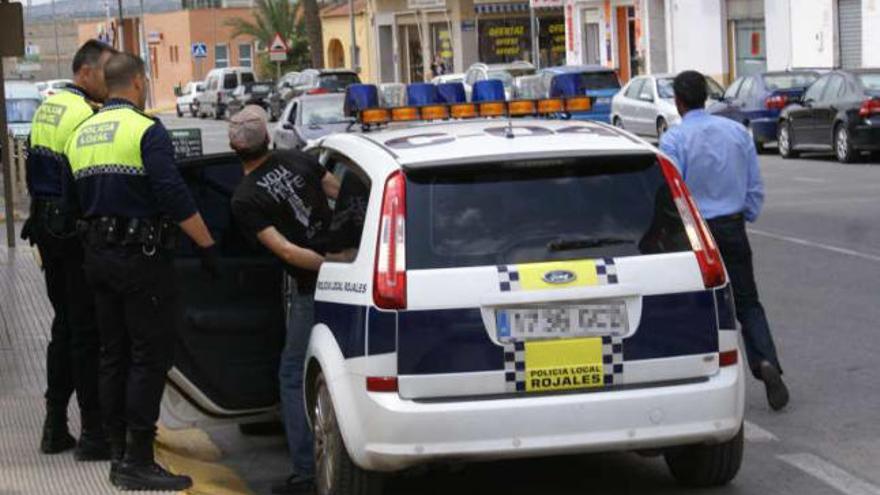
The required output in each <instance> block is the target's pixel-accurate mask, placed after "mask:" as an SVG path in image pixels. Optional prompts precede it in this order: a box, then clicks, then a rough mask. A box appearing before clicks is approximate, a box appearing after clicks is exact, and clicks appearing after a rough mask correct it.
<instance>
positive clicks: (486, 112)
mask: <svg viewBox="0 0 880 495" xmlns="http://www.w3.org/2000/svg"><path fill="white" fill-rule="evenodd" d="M506 107H507V105H506V104H505V103H504V102H503V101H491V102H487V103H480V116H481V117H502V116H504V114H505V113H506V112H507V108H506Z"/></svg>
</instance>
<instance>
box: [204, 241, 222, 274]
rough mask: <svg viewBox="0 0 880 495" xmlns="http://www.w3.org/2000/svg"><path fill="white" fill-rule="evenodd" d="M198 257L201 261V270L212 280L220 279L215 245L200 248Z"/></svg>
mask: <svg viewBox="0 0 880 495" xmlns="http://www.w3.org/2000/svg"><path fill="white" fill-rule="evenodd" d="M199 257H200V258H201V259H202V270H204V271H205V272H206V273H207V274H208V275H209V276H210V277H211V278H212V279H214V280H216V279H218V278H219V277H220V266H219V262H218V261H217V259H218V255H217V245H216V244H213V245H211V246H209V247H206V248H203V247H200V248H199Z"/></svg>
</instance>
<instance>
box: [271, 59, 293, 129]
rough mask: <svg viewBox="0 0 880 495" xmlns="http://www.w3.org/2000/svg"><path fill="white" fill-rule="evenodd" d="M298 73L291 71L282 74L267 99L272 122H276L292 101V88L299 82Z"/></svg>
mask: <svg viewBox="0 0 880 495" xmlns="http://www.w3.org/2000/svg"><path fill="white" fill-rule="evenodd" d="M299 75H300V72H297V71H292V72H288V73H286V74H284V75H283V76H281V78H280V79H278V82H277V83H276V84H275V91H273V92H272V95H271V96H270V97H269V108H270V110H269V115H270V117H271V118H272V120H273V121H275V120H278V118H279V117H280V116H281V112H283V111H284V108H285V107H287V104H288V103H289V102H290V100H292V99H293V96H294V95H293V88H294V87H296V84H297V82H298V81H299Z"/></svg>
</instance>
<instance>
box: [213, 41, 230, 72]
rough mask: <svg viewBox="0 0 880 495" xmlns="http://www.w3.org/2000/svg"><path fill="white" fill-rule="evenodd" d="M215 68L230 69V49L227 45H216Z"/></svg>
mask: <svg viewBox="0 0 880 495" xmlns="http://www.w3.org/2000/svg"><path fill="white" fill-rule="evenodd" d="M214 67H215V68H217V69H222V68H224V67H229V47H227V46H226V45H214Z"/></svg>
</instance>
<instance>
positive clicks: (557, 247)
mask: <svg viewBox="0 0 880 495" xmlns="http://www.w3.org/2000/svg"><path fill="white" fill-rule="evenodd" d="M634 242H635V241H632V240H630V239H621V238H619V237H559V238H557V239H554V240H552V241H550V242H548V243H547V249H549V250H550V251H572V250H575V249H588V248H595V247H601V246H613V245H615V244H633V243H634Z"/></svg>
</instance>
